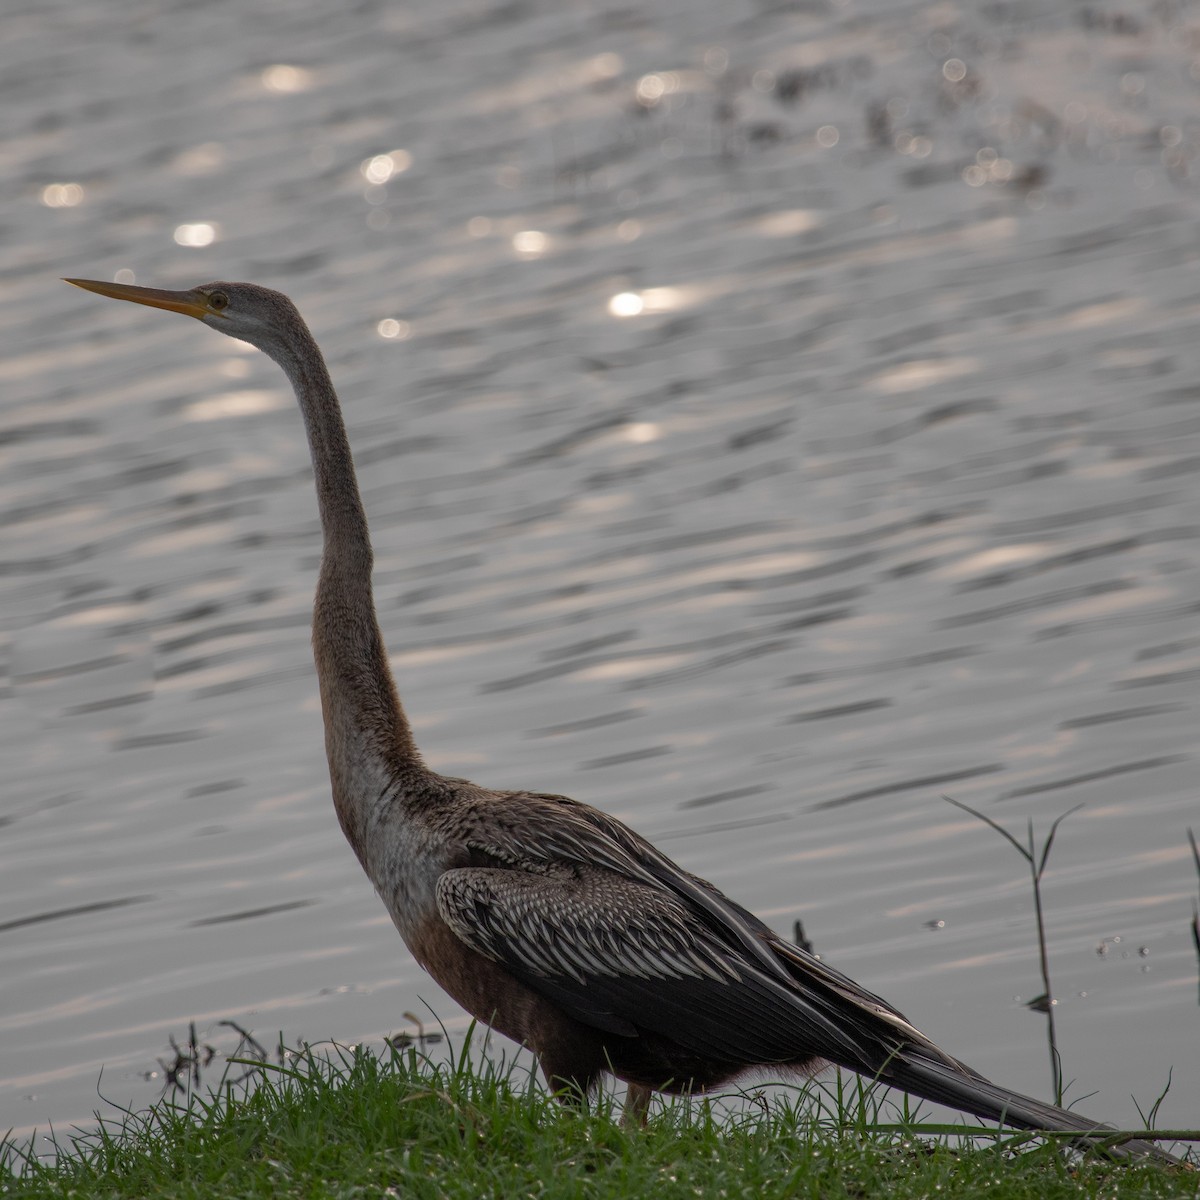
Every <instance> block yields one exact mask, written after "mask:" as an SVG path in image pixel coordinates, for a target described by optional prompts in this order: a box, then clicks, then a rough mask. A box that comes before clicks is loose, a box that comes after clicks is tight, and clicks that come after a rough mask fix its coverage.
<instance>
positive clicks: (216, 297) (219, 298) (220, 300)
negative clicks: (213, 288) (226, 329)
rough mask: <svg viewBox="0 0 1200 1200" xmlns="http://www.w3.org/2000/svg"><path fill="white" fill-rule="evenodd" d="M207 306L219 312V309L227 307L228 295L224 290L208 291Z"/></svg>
mask: <svg viewBox="0 0 1200 1200" xmlns="http://www.w3.org/2000/svg"><path fill="white" fill-rule="evenodd" d="M208 307H209V308H211V309H215V310H216V311H217V312H220V311H221V309H223V308H228V307H229V297H228V296H227V295H225V293H224V292H209V294H208Z"/></svg>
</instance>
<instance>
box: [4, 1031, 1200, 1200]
mask: <svg viewBox="0 0 1200 1200" xmlns="http://www.w3.org/2000/svg"><path fill="white" fill-rule="evenodd" d="M469 1049H470V1042H469V1039H468V1042H467V1045H466V1046H465V1047H464V1048H463V1049H462V1050H461V1051H460V1052H459V1053H458V1054H457V1056H455V1057H454V1058H452V1059H451V1060H450V1061H446V1062H436V1061H434V1060H432V1059H430V1058H429V1057H427V1056H425V1055H424V1054H422V1053H420V1052H418V1051H417V1050H415V1049H407V1050H394V1051H392V1052H391V1053H387V1052H384V1053H375V1052H373V1051H370V1050H367V1049H365V1048H362V1047H355V1048H345V1047H337V1046H325V1047H321V1048H305V1049H304V1050H302V1051H300V1052H298V1053H297V1054H296V1055H294V1056H291V1057H290V1058H288V1059H287V1060H286V1061H285V1062H284V1063H283V1064H281V1065H278V1066H271V1065H259V1066H258V1067H257V1069H256V1071H255V1072H254V1078H252V1079H250V1080H242V1081H240V1082H238V1083H233V1082H226V1083H225V1084H224V1085H222V1086H221V1087H218V1088H214V1089H213V1090H212V1091H211V1092H209V1093H208V1094H207V1095H205V1096H192V1097H190V1098H189V1100H188V1101H187V1102H185V1103H178V1102H172V1101H170V1100H164V1101H163V1102H160V1103H159V1104H158V1105H156V1106H154V1107H152V1108H150V1109H147V1110H145V1111H144V1112H140V1113H129V1114H125V1115H124V1116H123V1118H122V1119H120V1120H119V1121H111V1120H110V1121H106V1122H104V1123H103V1124H101V1125H100V1127H99V1128H98V1129H96V1130H93V1131H89V1132H85V1133H82V1134H79V1135H77V1136H76V1137H75V1138H74V1140H73V1141H66V1140H62V1141H60V1142H59V1143H58V1149H59V1153H58V1155H57V1158H56V1160H55V1161H47V1160H41V1159H39V1158H37V1157H36V1155H35V1147H34V1144H33V1143H28V1144H26V1145H19V1144H17V1143H15V1142H12V1141H6V1142H4V1143H0V1195H5V1196H9V1195H11V1196H20V1197H29V1198H30V1200H34V1198H38V1197H55V1198H58V1197H63V1196H76V1197H80V1198H88V1197H100V1196H103V1197H113V1198H122V1197H139V1198H141V1197H148V1196H155V1197H157V1196H163V1197H181V1198H187V1197H197V1198H199V1197H204V1198H205V1200H224V1198H225V1197H259V1196H261V1197H268V1196H270V1197H286V1196H306V1197H307V1196H312V1197H350V1196H389V1197H390V1196H398V1197H409V1196H412V1197H468V1196H469V1197H478V1196H502V1197H509V1196H514V1197H515V1196H538V1197H558V1196H563V1197H566V1196H571V1197H577V1196H578V1197H596V1198H606V1197H614V1198H616V1197H621V1198H622V1200H624V1198H627V1197H641V1196H653V1197H655V1198H656V1200H658V1198H659V1197H674V1196H690V1197H697V1196H699V1197H710V1196H711V1197H722V1196H729V1197H739V1196H743V1195H754V1196H762V1197H775V1196H779V1197H784V1196H787V1197H793V1196H811V1197H822V1198H823V1200H825V1198H828V1200H838V1198H840V1197H847V1198H849V1197H854V1198H855V1200H861V1198H862V1197H864V1196H877V1195H879V1196H882V1195H887V1196H889V1197H896V1198H897V1200H905V1198H907V1197H914V1198H915V1197H918V1196H921V1197H927V1196H931V1195H950V1196H974V1195H987V1196H990V1197H1002V1198H1012V1200H1018V1198H1022V1197H1031V1198H1032V1197H1039V1198H1040V1197H1048V1198H1053V1197H1057V1196H1072V1197H1073V1196H1080V1195H1084V1196H1101V1195H1102V1196H1105V1197H1108V1196H1111V1197H1116V1198H1118V1200H1123V1198H1125V1197H1160V1196H1161V1197H1168V1196H1169V1197H1181V1196H1200V1172H1195V1171H1188V1170H1180V1169H1175V1168H1171V1167H1163V1166H1160V1165H1157V1164H1152V1163H1138V1164H1133V1165H1114V1164H1111V1163H1107V1162H1104V1161H1102V1160H1100V1159H1098V1158H1094V1157H1092V1156H1089V1157H1088V1158H1087V1159H1084V1160H1081V1159H1080V1158H1079V1156H1077V1155H1074V1154H1070V1153H1066V1152H1063V1151H1061V1150H1060V1149H1057V1148H1056V1147H1055V1146H1054V1145H1053V1144H1047V1143H1044V1142H1041V1141H1038V1140H1036V1139H1033V1140H1031V1139H1026V1138H1024V1137H1022V1136H1019V1135H1018V1136H1014V1135H1012V1134H1011V1133H1007V1132H1006V1133H987V1134H986V1136H983V1137H980V1136H974V1137H966V1136H965V1134H966V1132H967V1131H970V1132H971V1133H973V1134H982V1133H986V1131H982V1130H980V1129H979V1128H978V1127H977V1126H965V1125H964V1126H962V1127H961V1128H959V1129H957V1130H956V1132H955V1134H954V1135H951V1136H947V1135H946V1133H945V1129H946V1127H944V1126H923V1125H919V1124H917V1123H915V1121H914V1120H913V1114H911V1113H909V1112H906V1111H900V1112H899V1113H894V1112H893V1110H892V1103H891V1102H890V1101H886V1100H884V1098H883V1095H882V1093H879V1092H877V1091H874V1090H872V1089H870V1088H869V1087H866V1086H863V1085H861V1084H860V1083H859V1082H858V1081H857V1079H855V1078H854V1077H849V1078H847V1079H843V1078H842V1077H840V1076H838V1077H834V1079H833V1080H832V1082H831V1081H825V1082H823V1083H821V1084H816V1085H810V1086H808V1087H806V1088H801V1089H796V1088H790V1089H785V1090H784V1091H782V1093H778V1094H775V1093H773V1094H772V1097H771V1100H770V1102H769V1103H768V1102H767V1100H766V1099H764V1098H762V1097H760V1096H759V1094H758V1093H756V1092H754V1091H748V1092H744V1093H741V1094H740V1095H738V1096H735V1097H733V1098H732V1099H731V1100H730V1101H727V1102H725V1103H721V1104H708V1103H705V1102H703V1101H679V1102H676V1103H673V1104H668V1105H666V1106H664V1107H663V1108H661V1109H657V1110H655V1112H654V1114H653V1115H652V1117H651V1121H650V1126H649V1128H648V1129H645V1130H641V1129H626V1128H623V1127H622V1126H621V1125H620V1124H619V1121H618V1120H617V1115H616V1114H614V1111H613V1102H612V1101H611V1100H610V1099H607V1098H602V1099H601V1100H600V1101H598V1102H597V1103H596V1104H594V1105H593V1106H591V1108H590V1110H589V1111H587V1112H582V1113H581V1112H578V1111H574V1110H572V1109H565V1108H563V1107H562V1106H561V1105H559V1104H558V1103H556V1102H555V1101H554V1100H553V1099H551V1098H550V1097H549V1096H548V1095H547V1094H546V1092H545V1091H544V1089H543V1088H542V1087H541V1085H540V1083H539V1082H538V1081H537V1079H536V1078H535V1077H534V1076H533V1075H532V1074H531V1073H530V1072H529V1071H528V1070H527V1069H525V1068H524V1067H514V1066H513V1065H512V1064H506V1063H504V1062H503V1061H499V1062H497V1061H494V1060H491V1059H487V1058H482V1057H479V1056H475V1057H473V1056H471V1055H470V1052H469Z"/></svg>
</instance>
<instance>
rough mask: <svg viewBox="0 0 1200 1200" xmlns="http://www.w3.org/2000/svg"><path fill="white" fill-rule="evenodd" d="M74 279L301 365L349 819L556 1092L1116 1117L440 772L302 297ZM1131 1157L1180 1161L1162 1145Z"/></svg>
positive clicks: (671, 884) (317, 651)
mask: <svg viewBox="0 0 1200 1200" xmlns="http://www.w3.org/2000/svg"><path fill="white" fill-rule="evenodd" d="M66 282H68V283H71V284H74V285H76V286H77V287H81V288H84V289H87V290H88V291H91V292H96V293H99V294H100V295H102V296H107V297H111V298H113V299H117V300H125V301H130V302H132V303H135V304H142V305H148V306H150V307H152V308H159V309H165V310H167V311H169V312H175V313H181V314H184V315H187V316H190V317H194V318H196V319H198V320H200V321H201V322H203V323H204V324H205V325H207V326H208V327H209V328H210V329H215V330H217V331H219V332H220V333H223V334H226V335H228V336H229V337H232V338H237V339H240V340H242V341H245V342H249V343H250V344H251V345H252V346H255V347H257V348H258V349H259V350H261V351H263V352H264V353H266V354H267V355H268V356H269V357H270V358H272V359H273V360H274V361H275V362H276V363H278V364H279V366H280V367H281V368H282V369H283V371H284V373H285V374H286V375H287V377H288V379H289V381H290V382H291V385H292V388H293V390H294V391H295V394H296V400H297V402H298V405H299V408H300V413H301V416H302V418H303V421H304V426H305V429H306V432H307V438H308V445H309V449H310V452H311V458H312V468H313V477H314V482H315V485H316V494H317V502H318V508H319V512H320V522H321V531H322V539H323V542H322V555H321V560H320V567H319V571H318V576H317V584H316V592H315V597H314V602H313V626H312V645H313V657H314V661H315V666H316V675H317V682H318V686H319V689H320V696H321V707H322V715H323V719H324V726H325V749H326V756H327V758H328V763H329V777H330V784H331V791H332V796H333V805H334V809H335V812H336V814H337V819H338V822H339V824H340V825H341V829H342V831H343V833H344V834H345V837H346V840H347V841H348V842H349V844H350V847H351V849H352V850H353V851H354V853H355V855H356V856H357V858H358V860H359V862H360V863H361V865H362V868H363V870H364V871H365V873H366V875H367V877H368V879H369V880H370V881H371V883H372V884H373V885H374V887H375V889H376V891H377V892H378V894H379V896H380V898H381V900H382V901H383V904H384V906H385V907H386V908H387V911H388V913H389V915H390V916H391V919H392V921H393V923H394V924H395V926H396V928H397V930H398V931H399V933H400V935H401V937H402V938H403V939H404V942H405V943H406V945H407V946H408V948H409V950H410V951H411V953H412V955H413V957H414V958H415V959H416V960H417V962H418V963H420V965H421V966H422V967H423V968H424V969H425V970H426V971H427V972H428V973H429V974H430V975H431V976H432V977H433V978H434V979H435V980H436V981H437V983H438V984H439V985H440V986H441V987H442V988H443V990H444V991H446V992H447V993H448V994H449V995H450V996H451V997H452V998H453V999H454V1000H456V1001H457V1002H458V1003H459V1004H460V1005H461V1006H462V1007H463V1008H464V1009H465V1010H466V1011H467V1012H468V1013H470V1014H472V1015H473V1016H474V1017H475V1018H477V1019H478V1020H479V1021H481V1022H482V1023H483V1024H485V1025H487V1026H489V1027H491V1028H492V1029H494V1030H496V1031H498V1032H499V1033H501V1034H503V1035H505V1036H507V1037H509V1038H511V1039H512V1040H513V1041H515V1042H517V1043H519V1044H521V1045H523V1046H525V1047H528V1048H529V1049H530V1050H532V1051H533V1052H534V1054H535V1055H536V1056H537V1059H538V1062H539V1066H540V1068H541V1071H542V1073H543V1075H544V1076H545V1079H546V1081H547V1084H548V1086H549V1087H550V1089H551V1090H552V1091H553V1092H554V1093H555V1094H556V1095H558V1096H559V1097H560V1098H563V1099H566V1100H569V1101H570V1100H573V1101H574V1102H575V1103H577V1104H582V1103H585V1102H586V1100H587V1098H588V1097H589V1096H590V1095H592V1094H594V1092H595V1091H596V1089H597V1087H598V1086H599V1085H600V1083H601V1081H602V1080H603V1079H604V1077H606V1076H613V1077H615V1078H617V1079H619V1080H621V1081H623V1082H624V1083H625V1084H626V1086H627V1092H626V1099H625V1106H624V1111H625V1115H626V1118H627V1119H630V1120H632V1121H635V1122H640V1123H641V1124H645V1122H646V1114H647V1111H648V1108H649V1105H650V1102H651V1098H652V1096H653V1094H654V1093H655V1092H661V1093H665V1094H674V1095H681V1094H692V1093H705V1092H709V1091H712V1090H713V1089H718V1088H721V1087H724V1086H726V1085H728V1084H730V1083H731V1082H735V1081H737V1080H738V1079H740V1078H742V1077H744V1076H745V1075H747V1074H749V1073H754V1072H760V1073H761V1072H762V1071H764V1070H765V1071H768V1072H774V1073H775V1075H776V1077H779V1078H806V1077H809V1076H811V1075H813V1074H814V1073H815V1072H817V1071H819V1070H822V1069H824V1068H826V1067H828V1066H830V1065H831V1064H832V1065H836V1066H839V1067H842V1068H847V1069H849V1070H852V1071H855V1072H858V1073H859V1074H860V1075H862V1076H865V1077H866V1078H867V1079H868V1080H870V1081H873V1082H880V1083H883V1084H887V1085H889V1086H892V1087H896V1088H899V1089H901V1090H903V1091H906V1092H909V1093H912V1094H913V1095H915V1096H918V1097H922V1098H924V1099H927V1100H931V1101H935V1102H938V1103H941V1104H945V1105H948V1106H951V1107H954V1108H957V1109H960V1110H962V1111H964V1112H967V1113H970V1114H972V1115H974V1116H975V1117H978V1118H981V1119H984V1120H987V1121H994V1122H997V1123H998V1124H1000V1125H1008V1126H1013V1127H1015V1128H1018V1129H1025V1130H1032V1131H1039V1130H1040V1131H1043V1132H1048V1131H1063V1132H1066V1131H1069V1132H1075V1133H1079V1134H1088V1133H1095V1132H1096V1131H1098V1130H1103V1129H1106V1128H1108V1127H1107V1126H1102V1125H1099V1124H1098V1123H1096V1122H1094V1121H1092V1120H1089V1119H1087V1118H1085V1117H1082V1116H1080V1115H1078V1114H1076V1113H1074V1112H1071V1111H1069V1110H1067V1109H1063V1108H1060V1107H1057V1106H1055V1105H1053V1104H1048V1103H1045V1102H1043V1101H1040V1100H1036V1099H1034V1098H1032V1097H1029V1096H1024V1095H1021V1094H1019V1093H1017V1092H1014V1091H1011V1090H1009V1089H1007V1088H1005V1087H1002V1086H1000V1085H998V1084H996V1083H993V1082H992V1081H991V1080H989V1079H987V1078H986V1077H984V1076H983V1075H981V1074H980V1073H979V1072H977V1071H975V1070H973V1069H972V1068H971V1067H969V1066H967V1065H966V1064H965V1063H963V1062H961V1061H959V1060H958V1059H956V1058H954V1057H952V1056H951V1055H949V1054H948V1053H946V1052H945V1051H944V1050H942V1049H941V1048H940V1047H938V1046H937V1045H936V1044H935V1043H934V1042H933V1041H932V1040H931V1039H930V1038H928V1037H926V1036H925V1034H923V1033H921V1031H920V1030H919V1029H917V1028H916V1026H914V1025H913V1024H912V1023H911V1022H910V1021H909V1020H908V1019H907V1018H906V1017H905V1016H904V1015H903V1014H901V1013H900V1012H899V1011H897V1009H895V1008H894V1007H892V1005H890V1004H888V1003H887V1002H886V1001H885V1000H883V999H881V998H880V997H879V996H876V995H874V994H873V993H871V992H869V991H868V990H866V989H865V988H863V987H861V986H860V985H859V984H857V983H856V982H854V980H852V979H851V978H850V977H849V976H847V975H844V974H843V973H842V972H840V971H838V970H836V969H835V968H834V967H832V966H830V965H828V964H827V963H826V962H825V961H824V960H823V959H822V958H820V957H818V956H816V955H814V954H812V953H811V952H809V951H808V950H807V949H805V948H802V947H801V946H799V945H796V944H794V943H792V942H789V941H787V940H786V939H785V938H783V937H781V936H779V935H778V934H777V933H775V931H774V930H772V929H771V928H770V927H769V926H768V925H766V924H765V923H764V922H763V921H761V920H760V919H759V918H758V917H756V916H754V914H753V913H751V912H749V911H748V910H747V909H745V908H743V907H742V906H741V905H739V904H738V903H737V902H736V901H734V900H731V899H730V898H728V897H727V896H725V895H724V894H723V893H722V892H721V891H720V890H719V889H718V888H717V887H715V886H714V885H713V884H711V883H709V882H708V881H707V880H705V879H702V878H700V877H699V876H697V875H694V874H691V873H690V872H688V871H686V870H684V869H683V868H682V867H680V866H678V865H677V864H676V863H674V862H673V861H672V860H671V859H669V858H668V857H667V856H666V855H665V854H663V853H662V852H661V851H659V850H658V849H656V848H655V847H654V846H653V845H652V844H651V843H650V842H649V841H647V840H646V839H645V838H643V837H641V836H639V835H638V834H637V833H635V832H634V831H633V830H632V829H630V828H629V827H628V826H626V825H625V824H624V823H622V822H621V821H619V820H617V819H616V818H615V817H612V816H610V815H608V814H607V813H605V812H603V811H602V810H600V809H598V808H593V807H591V806H590V805H588V804H584V803H582V802H580V801H577V800H573V799H570V798H568V797H566V796H559V795H552V794H546V793H540V792H532V791H515V790H496V789H492V788H487V787H483V786H480V785H478V784H475V783H472V782H469V781H468V780H465V779H458V778H453V777H450V776H446V775H442V774H439V773H437V772H435V771H433V770H431V769H430V768H429V767H428V766H426V765H425V762H424V760H423V759H422V757H421V754H420V752H419V750H418V749H417V746H416V742H415V741H414V738H413V732H412V727H411V725H410V723H409V721H408V718H407V716H406V714H405V711H404V708H403V706H402V704H401V702H400V698H399V695H398V693H397V690H396V685H395V682H394V680H393V677H392V673H391V670H390V668H389V666H388V658H387V653H386V651H385V649H384V641H383V635H382V633H381V631H380V626H379V621H378V619H377V616H376V612H375V604H374V595H373V590H372V580H371V572H372V563H373V559H372V548H371V539H370V534H369V530H368V525H367V515H366V510H365V508H364V505H363V501H362V497H361V494H360V492H359V487H358V483H357V480H356V476H355V469H354V460H353V457H352V455H351V449H350V442H349V439H348V436H347V433H346V427H345V423H344V420H343V417H342V411H341V406H340V403H339V400H338V396H337V393H336V392H335V390H334V386H333V383H332V381H331V378H330V374H329V370H328V368H327V366H326V363H325V359H324V357H323V355H322V353H321V350H320V348H319V347H318V345H317V343H316V341H315V339H314V338H313V336H312V334H311V333H310V332H309V329H308V326H307V325H306V324H305V322H304V319H303V318H302V317H301V315H300V312H299V311H298V309H297V308H296V306H295V305H294V304H293V302H292V301H291V300H290V299H289V298H288V297H287V296H285V295H283V294H282V293H281V292H277V291H273V290H271V289H268V288H265V287H261V286H259V285H257V284H250V283H225V282H215V283H206V284H203V285H201V286H199V287H195V288H192V289H190V290H186V291H166V290H162V289H158V288H148V287H140V286H135V285H133V284H125V283H105V282H100V281H97V280H87V279H68V280H66ZM1085 1140H1086V1139H1080V1141H1081V1142H1083V1141H1085ZM1112 1153H1114V1154H1116V1155H1118V1156H1123V1157H1154V1158H1157V1159H1160V1160H1169V1161H1172V1162H1174V1161H1178V1160H1176V1159H1175V1158H1174V1157H1173V1156H1171V1155H1169V1154H1168V1153H1167V1152H1165V1151H1162V1150H1160V1149H1158V1148H1157V1147H1156V1146H1155V1145H1154V1144H1153V1143H1152V1142H1149V1141H1145V1140H1141V1141H1131V1142H1127V1143H1125V1145H1124V1146H1123V1147H1120V1148H1117V1149H1114V1150H1113V1151H1112Z"/></svg>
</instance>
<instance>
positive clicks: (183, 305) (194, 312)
mask: <svg viewBox="0 0 1200 1200" xmlns="http://www.w3.org/2000/svg"><path fill="white" fill-rule="evenodd" d="M63 282H64V283H73V284H74V285H75V286H76V287H81V288H83V289H84V290H85V291H89V292H97V293H98V294H99V295H101V296H111V297H112V298H113V299H114V300H131V301H132V302H133V303H134V304H148V305H149V306H150V307H151V308H165V309H166V310H167V311H168V312H177V313H183V314H185V315H186V316H189V317H195V318H196V319H197V320H203V319H204V318H205V317H207V316H219V315H220V314H219V313H218V312H216V310H215V309H212V308H210V307H209V304H208V297H207V296H205V295H204V294H203V293H201V292H167V291H164V290H163V289H162V288H148V287H134V286H133V284H131V283H101V282H100V281H99V280H98V279H65V280H63Z"/></svg>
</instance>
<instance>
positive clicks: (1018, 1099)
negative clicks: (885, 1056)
mask: <svg viewBox="0 0 1200 1200" xmlns="http://www.w3.org/2000/svg"><path fill="white" fill-rule="evenodd" d="M879 1078H880V1080H881V1081H882V1082H884V1083H889V1084H894V1085H895V1086H896V1087H899V1088H903V1089H904V1090H905V1091H907V1092H913V1093H914V1094H915V1095H918V1096H923V1097H924V1098H925V1099H926V1100H935V1101H937V1102H938V1103H939V1104H946V1105H949V1106H950V1107H951V1108H958V1109H962V1110H963V1111H964V1112H969V1113H973V1114H974V1115H975V1116H977V1117H980V1118H982V1119H983V1120H987V1121H999V1122H1001V1123H1003V1124H1005V1125H1012V1126H1015V1127H1016V1128H1018V1129H1031V1130H1039V1129H1048V1130H1064V1129H1066V1130H1076V1129H1077V1130H1079V1131H1081V1132H1091V1131H1093V1130H1097V1129H1108V1128H1111V1126H1107V1125H1101V1124H1100V1123H1099V1122H1097V1121H1089V1120H1088V1119H1087V1118H1086V1117H1081V1116H1079V1115H1078V1114H1077V1113H1073V1112H1069V1111H1068V1110H1067V1109H1065V1108H1056V1107H1055V1106H1054V1105H1053V1104H1045V1103H1043V1102H1042V1101H1041V1100H1034V1099H1033V1098H1032V1097H1030V1096H1022V1095H1020V1094H1019V1093H1017V1092H1010V1091H1009V1090H1008V1089H1007V1088H1003V1087H999V1086H998V1085H997V1084H994V1083H992V1082H991V1081H990V1080H988V1079H985V1078H984V1077H983V1076H982V1075H978V1074H976V1073H975V1072H973V1071H970V1070H969V1069H966V1070H963V1071H960V1070H956V1069H955V1068H954V1067H953V1066H951V1065H950V1064H948V1063H941V1062H937V1061H936V1060H934V1059H930V1058H926V1057H924V1056H923V1055H921V1054H919V1053H914V1052H913V1051H912V1050H901V1051H899V1052H898V1053H897V1054H896V1055H894V1056H893V1057H892V1058H891V1059H890V1060H889V1062H888V1063H887V1065H886V1066H885V1067H884V1069H883V1070H882V1071H880V1073H879ZM1088 1144H1091V1145H1093V1146H1095V1145H1097V1144H1098V1143H1096V1142H1095V1141H1094V1140H1093V1139H1091V1138H1081V1139H1080V1140H1079V1142H1078V1143H1077V1145H1079V1146H1086V1145H1088ZM1106 1153H1108V1154H1111V1155H1114V1156H1115V1157H1118V1158H1132V1157H1136V1158H1153V1159H1156V1160H1157V1161H1159V1162H1170V1163H1178V1162H1180V1161H1181V1160H1180V1159H1178V1158H1176V1157H1175V1156H1174V1155H1173V1154H1168V1153H1167V1152H1166V1151H1165V1150H1160V1149H1159V1148H1158V1146H1156V1145H1155V1144H1154V1143H1153V1142H1146V1141H1132V1142H1124V1143H1122V1144H1121V1145H1120V1146H1114V1147H1110V1148H1109V1149H1108V1150H1107V1151H1106Z"/></svg>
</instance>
